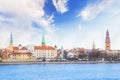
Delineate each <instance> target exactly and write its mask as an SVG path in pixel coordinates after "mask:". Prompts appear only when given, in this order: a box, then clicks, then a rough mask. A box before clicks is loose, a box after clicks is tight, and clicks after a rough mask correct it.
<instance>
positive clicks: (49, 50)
mask: <svg viewBox="0 0 120 80" xmlns="http://www.w3.org/2000/svg"><path fill="white" fill-rule="evenodd" d="M28 50H29V51H30V52H32V53H33V56H34V57H35V58H37V59H44V58H45V59H56V58H57V47H56V46H54V47H52V46H46V44H45V37H44V34H42V42H41V46H28Z"/></svg>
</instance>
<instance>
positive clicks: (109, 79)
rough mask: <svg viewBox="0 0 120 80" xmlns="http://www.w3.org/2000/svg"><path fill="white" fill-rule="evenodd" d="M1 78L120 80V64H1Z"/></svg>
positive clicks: (12, 79)
mask: <svg viewBox="0 0 120 80" xmlns="http://www.w3.org/2000/svg"><path fill="white" fill-rule="evenodd" d="M0 80H120V64H40V65H0Z"/></svg>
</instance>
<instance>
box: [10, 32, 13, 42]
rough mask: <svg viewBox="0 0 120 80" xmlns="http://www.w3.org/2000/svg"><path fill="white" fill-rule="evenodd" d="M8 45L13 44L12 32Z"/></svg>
mask: <svg viewBox="0 0 120 80" xmlns="http://www.w3.org/2000/svg"><path fill="white" fill-rule="evenodd" d="M10 44H13V39H12V32H11V34H10Z"/></svg>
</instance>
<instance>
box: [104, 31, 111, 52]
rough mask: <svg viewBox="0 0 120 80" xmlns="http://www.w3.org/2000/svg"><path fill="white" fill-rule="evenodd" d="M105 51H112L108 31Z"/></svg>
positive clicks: (107, 32)
mask: <svg viewBox="0 0 120 80" xmlns="http://www.w3.org/2000/svg"><path fill="white" fill-rule="evenodd" d="M105 50H111V45H110V37H109V31H108V30H107V31H106V39H105Z"/></svg>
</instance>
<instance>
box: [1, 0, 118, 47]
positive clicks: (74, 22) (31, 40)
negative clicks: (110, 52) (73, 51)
mask: <svg viewBox="0 0 120 80" xmlns="http://www.w3.org/2000/svg"><path fill="white" fill-rule="evenodd" d="M119 9H120V2H119V0H9V1H8V0H0V38H1V39H0V43H1V45H0V47H1V48H3V47H7V46H8V45H9V36H10V33H11V32H12V33H13V40H14V41H13V42H14V45H18V44H22V45H30V44H34V45H41V35H42V33H44V34H45V38H46V45H52V46H54V45H57V46H58V48H60V47H61V46H63V47H64V48H65V49H67V48H69V49H70V48H76V47H84V48H88V49H90V48H92V44H93V41H94V42H95V44H96V48H101V49H104V47H105V46H104V42H105V33H106V30H107V29H108V30H109V32H110V38H111V47H112V49H120V45H119V44H120V36H119V34H120V31H119V29H120V22H119V21H120V10H119Z"/></svg>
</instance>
